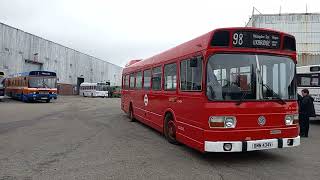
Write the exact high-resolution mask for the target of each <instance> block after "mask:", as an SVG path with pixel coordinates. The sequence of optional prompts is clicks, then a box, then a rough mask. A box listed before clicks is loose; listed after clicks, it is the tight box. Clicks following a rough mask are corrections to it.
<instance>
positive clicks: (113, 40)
mask: <svg viewBox="0 0 320 180" xmlns="http://www.w3.org/2000/svg"><path fill="white" fill-rule="evenodd" d="M306 4H307V5H308V6H307V7H308V12H319V11H320V9H319V7H320V6H319V5H320V3H319V1H318V0H268V1H266V0H255V1H254V0H241V1H236V0H234V1H232V0H219V1H214V0H194V1H188V0H158V1H155V0H1V2H0V22H3V23H5V24H8V25H11V26H14V27H16V28H19V29H21V30H23V31H26V32H29V33H32V34H35V35H38V36H40V37H43V38H46V39H49V40H51V41H54V42H57V43H60V44H62V45H65V46H68V47H70V48H73V49H76V50H79V51H81V52H84V53H88V54H90V55H92V56H95V57H98V58H101V59H103V60H106V61H109V62H112V63H114V64H117V65H121V66H123V65H124V64H126V63H127V62H128V61H129V60H130V59H140V58H147V57H149V56H152V55H155V54H157V53H160V52H162V51H164V50H166V49H169V48H171V47H174V46H176V45H178V44H180V43H183V42H185V41H188V40H190V39H192V38H195V37H197V36H199V35H201V34H203V33H206V32H208V31H210V30H212V29H215V28H218V27H229V26H244V25H245V22H247V21H248V19H249V17H250V15H251V13H252V7H253V6H255V7H256V8H257V9H258V10H259V11H260V12H261V13H279V9H280V6H281V7H282V8H281V12H282V13H304V12H306Z"/></svg>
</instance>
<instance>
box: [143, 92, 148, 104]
mask: <svg viewBox="0 0 320 180" xmlns="http://www.w3.org/2000/svg"><path fill="white" fill-rule="evenodd" d="M143 102H144V105H145V106H147V105H148V102H149V100H148V96H147V95H146V94H145V95H144V98H143Z"/></svg>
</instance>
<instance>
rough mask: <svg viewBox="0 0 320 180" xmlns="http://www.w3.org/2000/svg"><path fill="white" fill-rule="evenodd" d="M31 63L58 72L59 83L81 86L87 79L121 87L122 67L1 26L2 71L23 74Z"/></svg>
mask: <svg viewBox="0 0 320 180" xmlns="http://www.w3.org/2000/svg"><path fill="white" fill-rule="evenodd" d="M26 61H27V62H26ZM30 62H31V63H36V64H38V66H41V68H42V70H49V71H54V72H56V73H57V76H58V78H59V81H58V82H59V83H66V84H77V78H78V77H83V78H84V79H85V82H99V81H110V82H111V84H112V85H120V84H121V71H122V68H121V67H120V66H117V65H114V64H111V63H109V62H106V61H103V60H100V59H97V58H94V57H92V56H89V55H86V54H83V53H81V52H78V51H76V50H73V49H70V48H67V47H64V46H62V45H59V44H56V43H54V42H51V41H48V40H45V39H43V38H40V37H37V36H35V35H32V34H29V33H26V32H23V31H21V30H19V29H16V28H13V27H10V26H7V25H5V24H2V23H0V69H2V70H4V71H5V72H6V73H7V74H14V73H17V72H23V71H25V70H29V68H30V65H29V64H26V63H30ZM27 68H28V69H27Z"/></svg>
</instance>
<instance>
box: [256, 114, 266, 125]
mask: <svg viewBox="0 0 320 180" xmlns="http://www.w3.org/2000/svg"><path fill="white" fill-rule="evenodd" d="M266 121H267V120H266V118H265V117H264V116H260V117H259V118H258V124H259V125H260V126H263V125H265V124H266Z"/></svg>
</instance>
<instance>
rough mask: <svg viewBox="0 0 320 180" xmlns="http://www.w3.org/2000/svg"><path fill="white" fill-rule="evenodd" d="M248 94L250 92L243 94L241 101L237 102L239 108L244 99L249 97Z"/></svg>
mask: <svg viewBox="0 0 320 180" xmlns="http://www.w3.org/2000/svg"><path fill="white" fill-rule="evenodd" d="M248 92H249V91H245V92H244V93H243V94H242V96H241V98H240V99H239V101H237V103H236V105H237V106H239V105H240V104H241V103H242V102H243V100H244V98H245V97H246V96H247V95H248Z"/></svg>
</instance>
